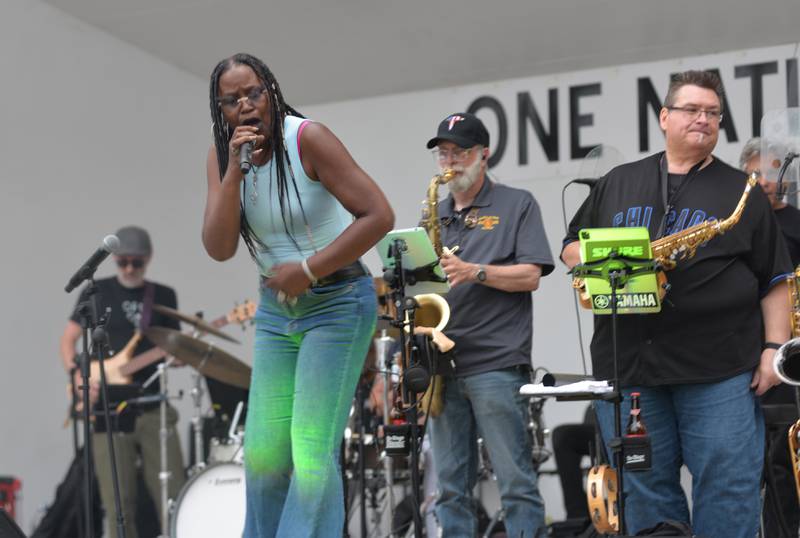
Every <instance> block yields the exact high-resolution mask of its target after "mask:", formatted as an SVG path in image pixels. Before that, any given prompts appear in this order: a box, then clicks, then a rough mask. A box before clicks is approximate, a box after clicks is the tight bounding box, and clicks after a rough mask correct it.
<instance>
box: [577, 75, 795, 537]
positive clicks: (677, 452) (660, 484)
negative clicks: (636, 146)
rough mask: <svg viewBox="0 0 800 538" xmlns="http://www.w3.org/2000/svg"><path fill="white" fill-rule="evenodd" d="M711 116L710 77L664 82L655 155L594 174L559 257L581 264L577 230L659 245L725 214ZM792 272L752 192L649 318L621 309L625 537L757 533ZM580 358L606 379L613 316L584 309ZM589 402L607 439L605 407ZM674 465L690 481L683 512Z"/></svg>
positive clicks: (729, 200)
mask: <svg viewBox="0 0 800 538" xmlns="http://www.w3.org/2000/svg"><path fill="white" fill-rule="evenodd" d="M722 113H723V110H722V86H721V84H720V81H719V79H718V77H717V76H716V75H714V74H712V73H709V72H703V71H686V72H684V73H679V74H677V75H675V76H673V77H672V80H671V82H670V85H669V90H668V92H667V96H666V99H665V102H664V106H663V107H662V108H661V111H660V113H659V123H660V126H661V129H662V130H663V131H664V134H665V142H666V151H664V152H660V153H657V154H655V155H651V156H649V157H646V158H644V159H642V160H640V161H637V162H633V163H629V164H624V165H622V166H618V167H616V168H614V169H613V170H611V172H609V173H608V174H607V175H606V176H605V177H603V178H602V179H601V180H600V182H599V183H598V184H597V185H596V186H595V187H594V189H593V190H592V192H591V193H590V195H589V197H588V198H587V200H586V201H585V202H584V204H583V205H582V206H581V208H580V209H579V210H578V212H577V214H576V215H575V217H574V218H573V219H572V222H571V223H570V226H569V231H568V234H567V236H566V238H565V239H564V248H563V250H562V252H561V259H562V260H563V261H564V263H565V264H566V265H567V266H569V267H570V268H571V267H573V266H575V265H576V264H578V263H579V262H580V253H579V248H580V247H579V243H578V241H577V239H578V232H579V230H581V229H583V228H598V227H618V226H645V227H647V228H648V229H649V231H650V237H651V238H652V239H656V238H658V237H663V236H668V235H671V234H675V233H677V232H680V231H681V230H684V229H686V228H688V227H689V226H692V225H695V224H698V223H700V222H702V221H704V220H706V219H709V218H717V219H724V218H727V217H728V216H729V215H731V213H732V212H733V210H734V208H735V206H736V205H737V202H738V201H739V199H740V197H741V196H742V193H743V192H744V188H745V181H746V176H745V174H744V173H742V172H741V171H739V170H736V169H734V168H733V167H731V166H729V165H727V164H726V163H724V162H722V161H721V160H719V159H718V158H717V157H715V156H714V155H713V154H712V151H713V150H714V147H715V145H716V143H717V138H718V135H719V128H720V121H721V118H722ZM662 186H663V187H665V188H664V189H663V190H662ZM790 271H791V262H790V261H789V255H788V252H787V250H786V244H785V243H784V241H783V237H782V236H781V233H780V229H779V228H778V223H777V221H776V220H775V217H774V215H773V213H772V209H771V207H770V204H769V200H768V199H767V197H766V196H765V195H764V192H763V191H762V190H761V188H760V187H758V186H755V187H754V188H753V190H752V192H751V193H750V196H749V199H748V201H747V205H746V207H745V209H744V212H743V214H742V216H741V218H740V220H739V222H738V223H737V224H736V225H735V226H734V227H733V228H732V229H730V230H728V231H727V232H726V233H725V234H724V235H719V236H717V237H714V238H713V239H711V240H710V241H709V242H708V243H706V245H705V246H703V247H701V248H699V249H698V250H697V254H696V256H695V257H694V258H692V259H690V260H684V261H680V262H678V265H677V267H676V268H675V269H673V270H672V271H669V272H668V273H666V276H667V277H668V279H669V283H670V284H671V288H670V289H669V291H668V293H667V295H666V300H665V301H664V303H663V305H662V310H661V312H660V313H658V314H648V315H643V314H642V315H639V314H636V315H634V314H632V315H624V316H619V318H618V333H617V334H618V350H619V352H618V358H619V373H620V387H621V389H622V393H623V395H624V400H623V404H622V416H627V414H628V412H629V409H628V408H629V406H630V394H631V392H640V393H641V406H642V411H643V413H644V415H645V417H646V421H647V430H648V433H649V435H650V438H651V442H652V469H651V470H650V471H646V472H637V473H627V474H626V475H625V481H624V482H625V492H626V494H627V497H626V504H625V516H626V520H625V521H626V525H627V531H628V534H635V533H637V532H638V531H640V530H642V529H647V528H650V527H653V526H655V525H656V524H657V523H659V522H661V521H665V520H675V521H681V522H685V523H687V524H691V526H692V529H693V531H694V532H695V533H696V534H698V535H700V536H706V537H709V538H736V537H741V538H752V537H753V536H755V535H756V532H757V529H758V524H759V511H760V499H759V484H760V480H761V470H762V468H763V465H762V463H763V459H764V421H763V416H762V413H761V408H760V406H759V402H758V396H761V395H762V394H764V392H766V391H767V390H768V389H769V388H771V387H773V386H775V385H777V384H778V383H779V380H778V378H777V376H776V375H775V373H774V372H773V368H772V362H773V356H774V355H775V351H776V349H777V348H778V347H779V346H780V344H783V343H784V342H785V341H786V340H787V339H788V337H789V323H788V320H789V317H788V316H789V299H788V291H787V286H786V281H785V279H786V277H787V276H788V274H789V273H790ZM591 352H592V364H593V369H594V376H595V377H596V378H597V379H609V380H610V379H612V378H613V374H614V371H613V355H612V348H611V317H610V316H595V331H594V336H593V338H592V344H591ZM595 409H596V412H597V420H598V424H599V425H600V429H601V433H602V435H603V439H604V441H605V442H606V443H608V440H609V439H610V438H611V437H613V434H614V424H613V420H614V412H613V405H612V404H611V403H608V402H596V403H595ZM683 464H685V465H686V467H687V468H688V470H689V472H690V473H691V475H692V514H691V517H690V513H689V507H688V504H687V500H686V496H685V494H684V491H683V489H682V488H681V484H680V468H681V465H683Z"/></svg>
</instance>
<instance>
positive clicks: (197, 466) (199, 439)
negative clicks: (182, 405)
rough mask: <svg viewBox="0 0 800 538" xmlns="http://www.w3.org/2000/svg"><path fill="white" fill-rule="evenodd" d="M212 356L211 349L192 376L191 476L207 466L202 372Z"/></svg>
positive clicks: (199, 314) (196, 336) (195, 332)
mask: <svg viewBox="0 0 800 538" xmlns="http://www.w3.org/2000/svg"><path fill="white" fill-rule="evenodd" d="M198 317H202V314H201V313H200V312H198ZM202 334H203V333H202V332H201V331H199V330H198V329H197V328H195V330H194V331H192V336H193V337H195V338H198V339H199V338H200V337H201V336H202ZM210 354H211V347H210V346H209V349H208V350H207V351H206V356H205V357H203V360H202V361H201V362H200V365H199V366H198V367H197V368H196V369H195V370H194V373H193V374H192V379H193V381H194V386H193V387H192V392H191V395H192V408H193V413H192V420H191V423H192V433H193V436H192V440H193V442H194V465H193V466H192V468H191V470H190V472H191V474H193V475H194V474H195V473H198V472H199V471H201V470H202V469H203V468H204V467H205V466H206V458H205V454H204V450H203V417H202V413H201V411H200V406H201V402H202V401H203V375H202V374H201V372H202V371H203V367H205V365H206V361H208V357H209V356H210Z"/></svg>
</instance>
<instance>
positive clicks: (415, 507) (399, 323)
mask: <svg viewBox="0 0 800 538" xmlns="http://www.w3.org/2000/svg"><path fill="white" fill-rule="evenodd" d="M405 249H406V244H405V241H403V240H402V239H395V240H394V241H393V242H392V244H391V246H390V253H389V256H390V257H392V258H394V269H393V271H392V272H393V275H392V276H393V278H392V279H391V282H390V283H389V285H390V287H391V289H392V300H393V302H394V304H395V305H396V306H397V309H396V310H397V313H396V316H395V320H394V321H393V322H392V324H393V325H394V326H396V327H398V328H399V329H400V352H401V357H402V362H401V363H402V368H403V372H405V371H407V370H408V368H409V366H410V364H411V359H412V358H413V357H414V354H415V352H416V351H417V350H416V346H415V344H413V342H414V338H413V327H414V312H415V309H416V301H415V300H414V299H413V298H411V300H408V298H406V295H405V287H406V284H407V283H409V284H413V283H414V282H410V281H408V282H407V277H411V280H415V279H414V274H413V271H408V273H407V272H406V271H405V270H404V269H403V251H404V250H405ZM406 315H407V316H408V327H410V330H411V336H410V338H411V342H412V346H411V348H409V347H408V346H407V345H406V331H405V326H406V319H405V318H406ZM402 385H403V403H407V407H406V409H405V414H406V417H405V418H406V423H407V425H408V427H409V431H410V436H409V438H410V441H409V444H410V452H411V454H410V462H409V466H410V467H411V499H412V515H413V518H414V519H413V520H414V537H415V538H422V516H421V515H420V503H421V501H420V476H419V447H420V442H419V441H420V439H419V426H418V425H417V419H418V413H417V394H416V393H415V392H413V391H412V390H410V389H409V388H408V386H407V385H406V384H405V383H403V384H402Z"/></svg>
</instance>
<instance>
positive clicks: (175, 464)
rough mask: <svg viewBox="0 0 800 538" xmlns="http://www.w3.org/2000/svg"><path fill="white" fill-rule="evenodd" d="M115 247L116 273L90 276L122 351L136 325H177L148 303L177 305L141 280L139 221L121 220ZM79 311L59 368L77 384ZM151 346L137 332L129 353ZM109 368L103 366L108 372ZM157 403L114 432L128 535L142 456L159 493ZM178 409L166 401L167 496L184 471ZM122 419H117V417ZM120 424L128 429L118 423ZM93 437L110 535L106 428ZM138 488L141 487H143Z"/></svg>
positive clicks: (143, 372)
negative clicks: (123, 223) (137, 338)
mask: <svg viewBox="0 0 800 538" xmlns="http://www.w3.org/2000/svg"><path fill="white" fill-rule="evenodd" d="M116 235H117V237H118V238H119V243H120V244H119V248H118V249H117V251H116V253H115V254H114V261H115V262H116V265H117V274H116V276H112V277H108V278H102V279H98V280H96V281H95V284H96V286H97V290H98V293H99V294H100V297H101V304H100V308H101V310H103V311H104V310H105V309H106V308H111V314H110V316H109V318H108V322H107V324H106V330H107V332H108V337H109V343H110V347H111V349H112V350H113V351H114V352H122V350H125V349H126V345H127V344H128V343H129V342H131V341H132V339H133V338H134V334H135V333H136V332H137V331H139V330H140V329H144V328H146V327H148V326H151V325H158V326H163V327H169V328H172V329H180V325H179V323H178V321H176V320H174V319H172V318H168V317H166V316H164V315H163V314H160V313H159V312H156V311H154V310H153V309H152V306H153V304H159V305H163V306H167V307H170V308H173V309H175V308H177V305H178V304H177V297H176V295H175V290H174V289H172V288H171V287H168V286H164V285H162V284H157V283H155V282H150V281H146V280H145V278H144V276H145V272H146V271H147V266H148V264H149V263H150V259H151V258H152V254H153V247H152V244H151V242H150V235H149V234H148V233H147V231H146V230H144V229H142V228H139V227H138V226H125V227H124V228H120V229H119V230H118V231H117V233H116ZM86 291H87V290H86V289H85V288H84V289H83V291H82V292H81V295H80V298H79V299H78V302H79V303H80V302H82V301H84V300H85V299H86V298H87V294H86ZM81 331H82V330H81V325H80V317H79V316H78V313H77V311H74V312H73V313H72V316H71V317H70V319H69V321H68V322H67V326H66V328H65V329H64V333H63V335H62V336H61V348H60V350H61V359H62V361H63V363H64V368H65V369H66V370H67V371H68V372H72V374H73V379H74V380H75V386H76V387H77V386H80V375H79V373H78V372H76V363H75V357H76V354H77V351H76V345H77V343H78V340H80V338H81V334H82V332H81ZM153 347H155V346H154V345H153V343H152V342H150V341H149V340H147V338H145V337H142V338H141V340H140V341H139V342H138V344H137V345H136V346H135V348H134V349H132V350H130V353H131V356H136V355H138V354H140V353H144V352H145V351H147V350H149V349H151V348H153ZM156 369H157V363H155V364H150V365H149V366H146V367H144V368H142V369H140V370H139V371H137V372H135V373H134V374H133V376H132V377H133V379H132V382H131V385H134V386H140V385H141V384H142V383H143V382H144V381H145V380H147V379H148V378H149V377H150V376H151V375H152V374H153V373H154V372H155V371H156ZM109 373H110V372H108V371H107V372H106V375H107V376H108V375H109ZM90 385H91V386H90V391H91V396H90V397H91V400H92V403H94V401H95V400H96V398H97V395H98V393H99V380H97V379H94V378H92V379H91V380H90ZM144 392H145V393H157V392H158V383H153V384H151V385H149V386H148V387H147V388H146V389H144ZM158 405H159V404H158V403H153V404H147V405H143V406H139V409H129V410H126V411H125V412H124V413H132V414H137V415H138V416H137V417H136V419H135V422H134V425H133V430H132V431H120V432H117V433H115V436H114V451H115V453H116V458H117V473H118V476H119V481H120V484H119V485H120V495H121V497H122V509H123V513H124V515H125V535H126V536H127V538H132V537H133V538H135V537H136V536H139V533H137V529H136V507H137V493H139V492H138V491H137V487H136V485H137V461H139V460H140V461H141V467H142V468H141V472H142V476H143V477H144V482H145V484H146V485H147V490H148V492H149V493H150V496H151V497H152V498H153V499H155V500H156V501H157V500H158V499H160V498H161V493H160V491H161V489H160V487H161V486H160V482H159V478H158V475H159V470H160V467H161V461H160V457H159V455H160V450H159V429H160V420H159V419H160V416H159V408H158ZM177 421H178V414H177V412H176V411H175V409H174V408H173V407H172V406H170V407H169V408H168V426H169V431H168V437H167V448H168V457H167V459H168V463H169V471H170V479H169V482H168V484H169V496H170V498H172V499H175V498H177V494H178V492H179V491H180V488H181V487H182V485H183V483H184V480H185V476H184V467H183V455H182V454H181V448H180V440H179V439H178V433H177V431H176V430H175V424H176V423H177ZM122 422H123V421H122V420H121V419H120V423H122ZM121 429H129V428H124V427H123V426H121ZM96 430H97V431H95V433H94V435H93V439H92V443H93V448H94V466H95V470H96V475H97V481H98V484H99V486H100V497H101V499H102V501H103V507H104V508H105V513H106V516H107V519H106V523H107V525H108V528H109V530H110V532H111V536H116V535H117V533H116V519H117V514H116V507H115V505H114V490H113V483H112V478H111V460H110V455H109V452H108V444H107V441H106V437H105V435H106V434H105V433H104V432H100V431H99V430H100V428H96ZM142 493H143V492H142Z"/></svg>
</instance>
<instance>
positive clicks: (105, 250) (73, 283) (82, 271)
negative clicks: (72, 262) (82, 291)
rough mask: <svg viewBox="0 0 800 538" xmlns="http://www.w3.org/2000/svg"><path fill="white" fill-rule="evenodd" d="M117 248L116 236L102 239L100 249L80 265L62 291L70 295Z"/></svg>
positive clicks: (117, 240)
mask: <svg viewBox="0 0 800 538" xmlns="http://www.w3.org/2000/svg"><path fill="white" fill-rule="evenodd" d="M118 248H119V239H118V238H117V236H116V235H107V236H105V238H103V243H102V244H101V245H100V248H98V249H97V250H95V251H94V254H92V255H91V256H90V257H89V259H88V260H86V263H84V264H83V265H81V267H80V268H79V269H78V270H77V271H75V274H74V275H72V278H70V279H69V282H67V285H66V286H65V287H64V291H66V292H67V293H71V292H72V290H74V289H75V288H77V287H78V286H79V285H80V283H81V282H83V281H84V280H86V279H87V278H89V277H91V276H92V275H93V274H94V272H95V271H97V267H98V266H99V265H100V264H101V263H103V260H105V259H106V258H108V255H109V254H111V253H113V252H115V251H116V250H117V249H118Z"/></svg>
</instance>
